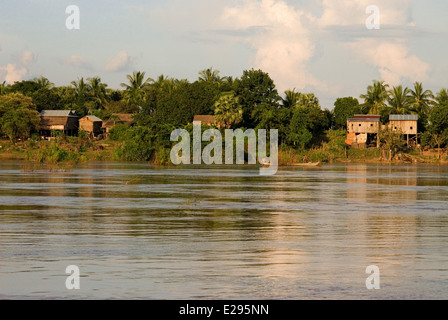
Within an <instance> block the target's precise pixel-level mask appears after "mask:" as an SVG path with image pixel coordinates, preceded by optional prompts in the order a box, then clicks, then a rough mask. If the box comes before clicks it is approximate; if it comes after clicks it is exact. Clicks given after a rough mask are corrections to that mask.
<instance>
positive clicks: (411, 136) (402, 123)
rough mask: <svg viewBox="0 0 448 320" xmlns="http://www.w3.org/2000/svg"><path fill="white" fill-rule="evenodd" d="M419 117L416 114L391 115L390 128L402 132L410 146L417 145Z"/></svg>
mask: <svg viewBox="0 0 448 320" xmlns="http://www.w3.org/2000/svg"><path fill="white" fill-rule="evenodd" d="M417 122H418V115H416V114H391V115H390V116H389V128H391V129H392V130H394V131H401V132H402V133H403V134H404V135H405V136H406V140H407V143H408V146H409V145H412V144H417V138H418V130H417Z"/></svg>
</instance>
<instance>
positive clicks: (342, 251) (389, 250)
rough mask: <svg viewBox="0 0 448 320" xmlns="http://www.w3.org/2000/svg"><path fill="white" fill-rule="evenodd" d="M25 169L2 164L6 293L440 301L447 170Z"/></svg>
mask: <svg viewBox="0 0 448 320" xmlns="http://www.w3.org/2000/svg"><path fill="white" fill-rule="evenodd" d="M26 168H27V166H26V165H25V163H20V162H19V163H17V162H2V163H0V298H3V299H5V298H7V299H18V298H21V299H23V298H24V299H59V298H63V299H447V298H448V168H447V167H438V166H382V165H355V164H350V165H326V166H322V167H319V168H281V169H279V171H278V173H277V174H276V175H275V176H272V177H263V176H260V175H259V170H258V168H256V167H244V166H243V167H226V166H218V167H207V166H206V167H176V168H160V167H152V166H149V165H147V164H140V163H138V164H129V163H127V164H122V163H95V164H84V165H80V166H77V167H74V168H72V169H71V170H68V171H65V172H58V171H56V172H50V171H46V170H34V171H30V170H27V169H26ZM69 265H76V266H78V267H79V270H80V289H79V290H68V289H67V288H66V279H67V277H68V276H69V274H66V273H65V272H66V267H67V266H69ZM370 265H375V266H377V267H378V268H379V272H380V274H379V284H380V289H373V290H368V289H367V288H366V279H367V277H368V276H369V274H367V273H366V268H367V267H368V266H370ZM377 280H378V279H377Z"/></svg>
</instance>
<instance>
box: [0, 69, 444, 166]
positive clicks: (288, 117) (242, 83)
mask: <svg viewBox="0 0 448 320" xmlns="http://www.w3.org/2000/svg"><path fill="white" fill-rule="evenodd" d="M199 75H200V76H199V78H198V79H197V80H196V81H194V82H190V81H188V80H185V79H180V80H179V79H173V78H168V77H166V76H164V75H161V76H159V77H158V79H156V80H154V79H151V78H148V77H146V75H145V72H133V74H129V75H127V82H125V83H122V84H121V86H122V88H123V89H122V90H114V89H110V88H108V86H107V84H105V83H103V82H102V81H101V79H100V78H99V77H93V78H88V79H87V80H84V78H81V79H78V80H77V81H72V83H71V85H70V86H59V87H57V86H55V85H54V84H53V83H51V82H50V81H49V80H48V79H46V78H45V77H40V78H36V79H32V80H24V81H20V82H15V83H14V84H10V85H8V84H6V83H5V82H3V83H2V84H0V137H3V138H2V140H1V141H0V159H24V160H29V161H33V162H35V163H53V164H55V163H68V164H70V163H77V162H84V161H115V160H117V161H150V162H151V163H154V164H161V165H169V164H170V150H171V147H172V146H173V144H174V143H173V142H171V141H170V134H171V132H172V131H173V130H174V129H178V128H183V129H186V130H187V131H189V132H190V133H191V132H192V129H193V126H192V121H193V118H194V116H195V115H214V116H215V118H216V121H217V123H221V124H222V125H223V127H222V128H220V130H224V129H225V128H232V129H236V128H242V129H246V128H253V129H256V130H257V129H267V130H270V129H278V130H279V144H280V146H279V165H288V164H291V163H294V162H300V161H301V159H302V157H303V155H304V154H306V155H307V157H308V159H310V160H311V161H321V162H337V161H340V162H356V161H379V160H384V159H388V156H386V151H392V153H393V154H392V155H391V156H392V157H391V158H394V159H397V158H399V159H400V161H407V162H431V163H434V162H437V163H445V162H447V161H448V157H447V154H446V151H445V148H446V147H447V143H448V91H447V89H441V90H440V91H439V92H438V93H437V94H436V95H434V94H433V93H432V92H431V91H429V90H424V89H423V86H422V84H421V83H419V82H415V84H414V87H413V88H412V89H409V88H403V87H402V86H396V87H392V88H390V87H389V86H388V85H387V84H386V83H384V82H381V81H373V84H372V85H369V86H368V87H367V91H366V93H364V94H361V95H360V99H361V103H360V102H359V100H358V99H357V98H354V97H342V98H338V99H337V100H336V101H335V103H334V108H332V110H329V109H324V108H322V107H321V105H320V102H319V99H318V98H317V97H316V96H315V95H314V94H313V93H302V92H296V90H295V89H292V90H287V91H285V92H284V94H283V95H282V96H281V95H279V93H278V92H277V90H276V88H275V84H274V81H273V80H272V79H271V78H270V77H269V75H268V74H267V73H265V72H263V71H262V70H254V69H252V70H245V71H244V72H243V74H242V76H241V77H240V78H235V79H234V78H232V77H221V76H220V74H219V71H218V70H213V69H212V68H210V69H206V70H203V71H201V72H200V73H199ZM60 109H66V110H69V109H70V110H74V111H76V113H77V114H78V115H79V116H80V117H82V116H84V115H87V114H93V115H96V116H98V117H100V118H101V119H103V120H107V119H113V114H114V113H132V114H134V124H133V125H132V126H128V125H124V124H119V125H117V126H115V127H114V128H113V129H112V130H111V132H110V136H109V137H108V138H107V139H105V140H91V139H89V138H88V136H87V135H86V134H85V133H84V132H82V131H80V132H79V134H78V136H75V137H69V136H65V137H64V136H62V135H58V134H55V137H54V139H53V140H52V141H47V140H42V139H40V136H39V134H38V131H39V123H40V118H39V112H40V111H42V110H60ZM354 114H379V115H381V121H382V123H386V122H387V121H388V118H389V115H390V114H418V116H419V122H418V131H419V139H420V141H419V143H420V147H419V148H418V149H409V148H408V147H407V145H406V143H405V140H404V138H403V137H402V136H401V135H399V134H393V133H390V132H386V131H385V132H381V133H380V140H381V148H380V149H351V148H348V147H347V145H346V143H345V139H346V132H347V128H346V123H347V118H349V117H352V116H353V115H354ZM208 128H209V127H208V126H204V125H203V130H206V129H208ZM223 142H225V141H223Z"/></svg>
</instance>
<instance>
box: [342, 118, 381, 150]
mask: <svg viewBox="0 0 448 320" xmlns="http://www.w3.org/2000/svg"><path fill="white" fill-rule="evenodd" d="M380 118H381V116H379V115H355V116H354V117H353V118H349V119H347V130H348V135H347V140H346V143H347V144H349V145H351V146H353V147H355V148H356V147H359V148H365V147H367V145H368V144H369V143H371V142H372V141H375V140H376V145H377V147H379V139H378V134H379V132H380V128H381V123H380Z"/></svg>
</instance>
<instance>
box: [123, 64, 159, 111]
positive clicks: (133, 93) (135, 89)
mask: <svg viewBox="0 0 448 320" xmlns="http://www.w3.org/2000/svg"><path fill="white" fill-rule="evenodd" d="M145 74H146V73H145V72H140V71H134V72H133V73H132V74H128V75H127V76H126V77H127V79H128V81H129V84H127V83H121V86H122V87H123V88H125V93H124V98H125V100H126V102H127V103H129V104H132V105H137V106H141V105H142V104H143V103H144V102H145V99H146V89H147V88H148V87H149V84H150V83H151V82H153V81H154V80H153V79H151V78H146V79H145Z"/></svg>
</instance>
